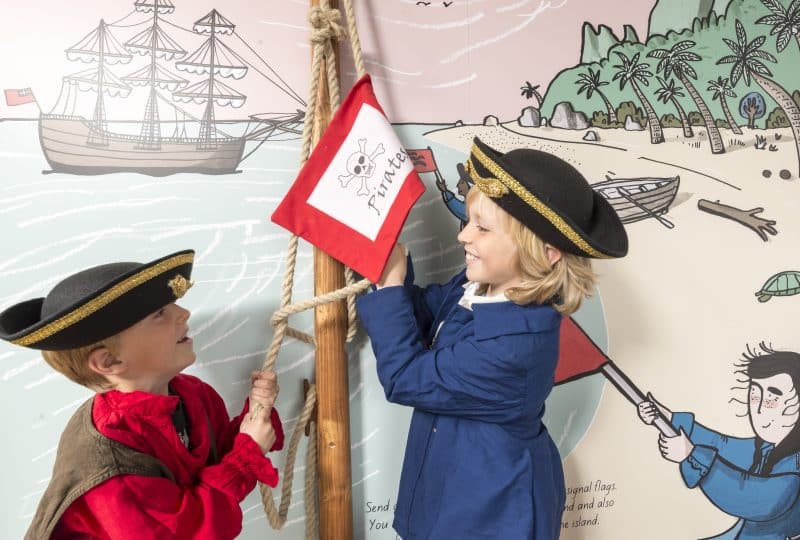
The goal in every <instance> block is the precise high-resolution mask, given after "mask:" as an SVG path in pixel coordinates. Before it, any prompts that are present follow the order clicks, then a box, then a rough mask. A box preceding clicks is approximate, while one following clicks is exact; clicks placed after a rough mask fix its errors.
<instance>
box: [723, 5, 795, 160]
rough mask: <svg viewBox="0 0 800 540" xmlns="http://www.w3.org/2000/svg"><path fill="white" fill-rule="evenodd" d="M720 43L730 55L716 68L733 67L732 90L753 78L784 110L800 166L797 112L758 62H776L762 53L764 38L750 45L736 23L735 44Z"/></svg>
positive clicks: (727, 41)
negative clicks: (727, 48)
mask: <svg viewBox="0 0 800 540" xmlns="http://www.w3.org/2000/svg"><path fill="white" fill-rule="evenodd" d="M722 40H723V41H724V42H725V44H726V45H727V46H728V47H730V49H731V51H733V54H731V55H728V56H723V57H722V58H720V59H719V60H717V64H733V66H732V67H731V77H730V78H731V86H733V87H735V86H736V83H738V82H739V79H744V83H745V85H746V86H750V79H751V78H752V79H753V80H754V81H756V83H757V84H758V85H759V86H760V87H761V88H763V89H764V91H765V92H766V93H767V94H769V96H770V97H771V98H772V99H774V100H775V102H776V103H777V104H778V106H779V107H780V108H781V109H783V112H784V114H785V115H786V118H787V119H788V120H789V125H790V126H791V128H792V134H793V135H794V143H795V147H796V150H797V157H798V165H799V166H800V109H799V108H798V107H797V104H796V103H795V102H794V100H793V99H792V96H791V95H789V93H788V92H787V91H786V89H785V88H783V87H782V86H781V85H780V84H778V83H777V82H775V81H774V80H773V79H770V77H772V72H771V71H770V70H769V68H768V67H767V66H765V65H764V64H763V63H762V62H761V60H768V61H770V62H777V60H776V59H775V57H774V56H772V55H771V54H770V53H768V52H767V51H764V50H762V49H761V46H762V45H764V42H765V41H766V40H767V38H766V37H764V36H758V37H757V38H755V39H754V40H753V41H749V42H748V41H747V33H746V32H745V30H744V26H743V25H742V23H741V21H739V20H738V19H737V20H736V41H733V40H730V39H727V38H723V39H722Z"/></svg>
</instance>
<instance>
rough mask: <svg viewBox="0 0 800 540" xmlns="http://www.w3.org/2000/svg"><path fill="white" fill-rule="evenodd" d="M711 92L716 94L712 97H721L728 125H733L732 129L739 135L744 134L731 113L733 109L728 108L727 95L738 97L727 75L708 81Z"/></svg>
mask: <svg viewBox="0 0 800 540" xmlns="http://www.w3.org/2000/svg"><path fill="white" fill-rule="evenodd" d="M706 90H708V91H709V92H714V95H713V96H712V97H711V99H719V102H720V104H721V105H722V112H723V113H725V119H726V120H727V121H728V125H729V126H731V129H732V130H733V132H734V133H736V134H737V135H741V134H742V128H740V127H739V124H737V123H736V120H734V119H733V115H732V114H731V110H730V109H729V108H728V100H726V99H725V98H726V97H736V92H734V91H733V88H731V83H730V81H729V80H728V78H727V77H717V80H716V81H708V88H706Z"/></svg>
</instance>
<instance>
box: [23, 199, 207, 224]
mask: <svg viewBox="0 0 800 540" xmlns="http://www.w3.org/2000/svg"><path fill="white" fill-rule="evenodd" d="M172 201H182V202H188V201H195V200H194V199H189V198H184V197H161V198H157V199H130V200H127V201H117V202H112V203H101V204H92V205H89V206H79V207H76V208H70V209H69V210H64V211H62V212H54V213H52V214H47V215H42V216H37V217H35V218H32V219H28V220H25V221H21V222H19V223H18V224H17V227H19V228H21V229H22V228H25V227H29V226H31V225H36V224H38V223H44V222H47V221H52V220H54V219H59V218H62V217H66V216H71V215H74V214H87V213H89V212H94V211H96V210H110V209H116V208H145V207H148V206H155V205H158V204H163V203H167V202H172Z"/></svg>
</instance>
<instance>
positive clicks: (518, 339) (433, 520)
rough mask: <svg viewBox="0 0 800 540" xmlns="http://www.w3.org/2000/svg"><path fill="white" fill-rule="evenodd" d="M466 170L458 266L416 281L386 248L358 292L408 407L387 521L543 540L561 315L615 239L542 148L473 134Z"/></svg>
mask: <svg viewBox="0 0 800 540" xmlns="http://www.w3.org/2000/svg"><path fill="white" fill-rule="evenodd" d="M466 169H467V171H468V172H469V174H470V176H471V178H472V180H473V181H474V183H475V186H474V187H473V188H472V189H471V190H470V192H469V194H468V195H467V199H466V200H467V217H468V221H467V224H466V226H465V227H464V229H463V230H462V231H461V232H460V233H459V234H458V241H459V242H460V243H461V244H462V245H463V246H464V251H465V262H466V269H465V270H463V271H461V272H459V273H458V274H457V275H456V276H454V277H453V278H452V279H451V280H450V281H449V282H448V283H446V284H444V285H430V286H428V287H426V288H424V289H423V288H420V287H417V286H415V285H413V270H412V269H411V267H410V262H408V263H407V257H406V254H405V249H404V247H403V246H402V245H400V244H398V245H397V246H396V247H395V249H394V250H393V252H392V254H391V255H390V257H389V262H388V264H387V267H386V269H385V271H384V273H383V275H382V276H381V279H380V280H379V281H378V283H376V288H377V289H378V290H376V291H375V292H373V293H371V294H369V295H366V296H364V297H362V298H360V299H359V300H358V310H359V315H360V316H361V318H362V320H363V322H364V325H365V327H366V329H367V332H368V333H369V336H370V338H371V341H372V347H373V350H374V352H375V357H376V359H377V369H378V376H379V378H380V381H381V384H382V385H383V387H384V390H385V393H386V397H387V399H388V400H389V401H392V402H394V403H399V404H402V405H407V406H410V407H414V414H413V417H412V420H411V426H410V429H409V434H408V442H407V445H406V454H405V460H404V463H403V471H402V475H401V478H400V492H399V495H398V499H397V509H396V512H395V519H394V523H393V526H394V528H395V530H396V531H397V532H398V533H399V534H400V536H401V537H402V538H404V539H406V540H410V539H438V538H458V539H460V540H469V539H478V538H486V539H489V538H491V539H497V538H503V539H508V540H518V539H536V540H551V539H555V538H558V535H559V530H560V525H561V514H562V511H563V507H564V499H565V489H564V473H563V470H562V467H561V458H560V456H559V454H558V450H557V448H556V446H555V444H554V443H553V441H552V439H551V438H550V435H549V434H548V432H547V429H546V428H545V426H544V425H543V423H542V415H543V414H544V402H545V399H546V398H547V396H548V395H549V393H550V390H551V389H552V387H553V377H554V373H555V368H556V362H557V360H558V344H559V335H558V333H559V328H560V322H561V317H562V316H565V315H569V314H571V313H573V312H574V311H576V310H577V309H578V307H579V306H580V304H581V301H582V299H583V298H584V297H585V296H587V295H589V294H591V293H592V292H593V290H594V285H595V276H594V274H593V272H592V266H591V258H613V257H621V256H624V255H625V254H626V252H627V248H628V241H627V236H626V234H625V229H624V228H623V226H622V223H621V222H620V220H619V217H618V216H617V214H616V213H615V211H614V210H613V208H611V206H610V205H609V204H608V202H606V201H605V199H603V198H602V197H601V196H600V195H599V194H597V193H595V192H594V191H593V190H592V189H591V187H590V186H589V184H588V183H587V182H586V180H585V179H584V178H583V176H582V175H581V174H580V173H579V172H578V171H577V170H576V169H574V168H573V167H572V166H571V165H569V164H568V163H566V162H564V161H562V160H561V159H559V158H557V157H555V156H552V155H550V154H547V153H545V152H540V151H537V150H531V149H517V150H513V151H510V152H508V153H505V154H503V153H501V152H498V151H496V150H494V149H492V148H490V147H489V146H487V145H486V144H484V143H483V142H481V141H480V140H479V139H477V138H476V139H475V141H474V145H473V147H472V150H471V153H470V156H469V160H468V161H467V164H466ZM407 265H408V267H407ZM407 268H408V269H407Z"/></svg>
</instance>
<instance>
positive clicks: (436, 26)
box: [375, 11, 484, 30]
mask: <svg viewBox="0 0 800 540" xmlns="http://www.w3.org/2000/svg"><path fill="white" fill-rule="evenodd" d="M483 17H484V14H483V12H480V11H479V12H478V13H476V14H475V15H473V16H471V17H469V18H467V19H461V20H458V21H451V22H446V23H417V22H411V21H401V20H398V19H389V18H387V17H381V16H376V17H375V19H377V20H379V21H383V22H387V23H390V24H397V25H400V26H407V27H409V28H414V29H416V30H450V29H452V28H462V27H464V26H469V25H470V24H474V23H476V22H478V21H479V20H481V19H482V18H483Z"/></svg>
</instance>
